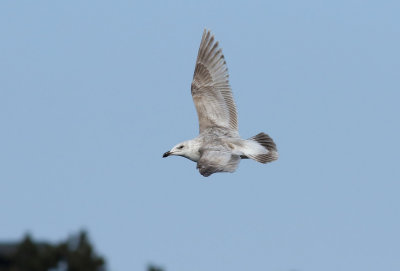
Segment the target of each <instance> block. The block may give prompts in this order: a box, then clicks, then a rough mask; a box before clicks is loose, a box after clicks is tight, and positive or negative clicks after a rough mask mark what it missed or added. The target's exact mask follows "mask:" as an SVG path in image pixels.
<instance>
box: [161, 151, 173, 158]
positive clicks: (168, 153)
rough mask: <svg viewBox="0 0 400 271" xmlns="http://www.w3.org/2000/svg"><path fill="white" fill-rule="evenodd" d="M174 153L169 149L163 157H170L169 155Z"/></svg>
mask: <svg viewBox="0 0 400 271" xmlns="http://www.w3.org/2000/svg"><path fill="white" fill-rule="evenodd" d="M171 154H172V152H170V151H167V152H166V153H164V154H163V156H162V157H163V158H165V157H168V156H170V155H171Z"/></svg>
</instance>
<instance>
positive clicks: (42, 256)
mask: <svg viewBox="0 0 400 271" xmlns="http://www.w3.org/2000/svg"><path fill="white" fill-rule="evenodd" d="M0 271H106V262H105V259H104V258H103V257H101V256H99V255H97V254H96V252H95V250H94V248H93V246H92V244H91V243H90V241H89V238H88V234H87V233H86V232H85V231H81V232H80V233H78V234H75V235H72V236H70V237H69V238H67V239H66V240H65V241H62V242H60V243H57V244H50V243H46V242H34V241H33V240H32V238H31V237H30V235H26V236H25V237H24V239H23V240H22V241H21V242H19V243H0ZM147 271H163V269H161V268H159V267H156V266H154V265H149V266H148V268H147Z"/></svg>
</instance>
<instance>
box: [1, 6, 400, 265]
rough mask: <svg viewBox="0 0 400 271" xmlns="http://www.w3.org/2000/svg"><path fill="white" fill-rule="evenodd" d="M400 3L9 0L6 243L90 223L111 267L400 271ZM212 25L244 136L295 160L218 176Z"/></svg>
mask: <svg viewBox="0 0 400 271" xmlns="http://www.w3.org/2000/svg"><path fill="white" fill-rule="evenodd" d="M399 8H400V4H399V2H398V1H353V0H350V1H329V2H328V1H246V2H235V1H201V2H200V1H198V2H195V1H154V2H150V1H148V2H146V3H145V2H135V1H114V2H112V3H111V2H110V1H2V2H1V3H0V37H1V42H0V125H1V133H0V142H1V143H0V187H1V189H0V195H1V196H0V213H1V214H3V215H2V219H1V221H0V239H1V240H14V239H19V238H21V237H22V236H23V234H24V233H26V232H30V233H32V234H33V236H34V237H35V238H38V239H45V240H51V241H58V240H61V239H64V238H65V237H66V236H67V235H68V234H70V233H73V232H76V231H77V230H79V229H81V228H84V229H87V230H88V231H89V233H90V235H91V238H92V240H93V242H94V243H95V245H96V248H97V249H98V251H99V252H100V253H101V254H103V255H105V256H106V257H107V261H108V263H109V267H110V270H115V271H117V270H118V271H128V270H144V268H145V266H146V265H147V264H148V263H150V262H153V263H155V264H157V265H161V266H163V267H165V268H166V269H167V270H168V271H187V270H193V271H197V270H198V271H201V270H207V271H214V270H215V271H217V270H231V271H242V270H274V271H289V270H299V271H300V270H301V271H320V270H324V271H337V270H342V271H354V270H363V271H369V270H371V271H372V270H374V271H376V270H385V271H391V270H393V271H395V270H396V271H397V270H400V261H399V251H400V245H399V244H400V230H399V229H400V197H399V191H400V183H399V181H400V170H399V166H398V162H399V158H398V153H399V152H400V144H399V138H400V126H399V116H400V109H399V106H398V103H399V100H400V92H399V90H400V81H399V75H400V53H399V48H400V30H399V29H400V17H399V16H398V11H399ZM204 27H207V28H210V29H211V30H212V31H213V33H214V34H215V35H216V38H217V40H219V41H220V44H221V47H222V48H223V52H224V54H225V57H226V60H227V64H228V68H229V71H230V78H231V79H230V82H231V85H232V89H233V92H234V97H235V100H236V104H237V107H238V112H239V129H240V133H241V135H242V136H243V137H244V138H247V137H251V136H253V135H255V134H257V133H258V132H261V131H264V132H266V133H268V134H270V135H271V136H272V137H273V138H274V140H275V142H276V143H277V145H278V149H279V151H280V159H279V160H278V161H277V162H274V163H271V164H268V165H262V164H258V163H256V162H253V161H242V162H241V164H240V166H239V169H238V170H237V172H236V173H233V174H229V173H228V174H215V175H212V176H211V177H209V178H204V177H202V176H201V175H200V174H199V173H198V172H197V171H196V169H195V166H196V165H195V164H194V163H193V162H191V161H189V160H186V159H183V158H179V157H172V158H170V159H162V158H161V155H162V154H163V152H165V151H167V150H169V149H170V148H171V147H172V146H173V145H175V144H176V143H178V142H180V141H182V140H185V139H189V138H192V137H195V136H196V135H197V131H198V124H197V115H196V112H195V108H194V106H193V103H192V99H191V95H190V83H191V78H192V75H193V69H194V63H195V58H196V55H197V50H198V46H199V43H200V39H201V35H202V32H203V29H204Z"/></svg>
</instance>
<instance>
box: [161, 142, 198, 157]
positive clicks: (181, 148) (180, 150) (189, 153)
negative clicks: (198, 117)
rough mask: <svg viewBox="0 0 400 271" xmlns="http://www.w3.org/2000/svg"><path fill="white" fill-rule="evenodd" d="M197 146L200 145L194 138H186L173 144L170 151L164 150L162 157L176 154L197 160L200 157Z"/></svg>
mask: <svg viewBox="0 0 400 271" xmlns="http://www.w3.org/2000/svg"><path fill="white" fill-rule="evenodd" d="M199 148H200V145H199V144H198V143H197V142H196V140H187V141H183V142H181V143H179V144H177V145H175V146H174V147H173V148H172V149H171V150H170V151H167V152H165V153H164V154H163V156H162V157H163V158H165V157H168V156H171V155H177V156H183V157H185V158H188V159H190V160H192V161H194V162H197V161H198V160H199V159H200V153H199Z"/></svg>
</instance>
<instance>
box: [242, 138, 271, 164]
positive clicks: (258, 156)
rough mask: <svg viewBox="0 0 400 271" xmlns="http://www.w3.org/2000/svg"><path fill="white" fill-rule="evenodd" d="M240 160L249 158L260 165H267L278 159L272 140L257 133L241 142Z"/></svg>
mask: <svg viewBox="0 0 400 271" xmlns="http://www.w3.org/2000/svg"><path fill="white" fill-rule="evenodd" d="M243 143H244V146H243V148H242V151H243V155H242V158H251V159H253V160H256V161H257V162H260V163H263V164H265V163H268V162H272V161H275V160H277V159H278V150H277V149H276V145H275V142H274V141H273V140H272V138H271V137H270V136H269V135H267V134H264V133H259V134H257V135H255V136H253V137H250V138H249V139H247V140H243Z"/></svg>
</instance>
